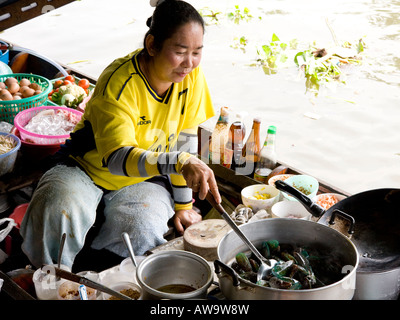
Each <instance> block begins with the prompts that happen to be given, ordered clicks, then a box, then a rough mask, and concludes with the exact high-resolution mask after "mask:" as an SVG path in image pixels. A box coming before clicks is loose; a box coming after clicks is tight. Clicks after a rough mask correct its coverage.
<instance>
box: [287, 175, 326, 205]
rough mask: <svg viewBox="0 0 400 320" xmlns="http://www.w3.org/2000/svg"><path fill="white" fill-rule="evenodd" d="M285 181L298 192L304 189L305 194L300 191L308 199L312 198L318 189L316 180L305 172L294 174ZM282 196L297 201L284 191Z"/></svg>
mask: <svg viewBox="0 0 400 320" xmlns="http://www.w3.org/2000/svg"><path fill="white" fill-rule="evenodd" d="M285 182H286V183H287V184H288V185H290V186H292V187H294V188H295V189H297V190H299V191H300V192H302V191H301V190H306V191H307V194H306V193H305V192H302V193H303V194H305V195H306V196H307V197H309V198H310V199H313V198H314V197H315V196H316V195H317V192H318V189H319V182H318V180H317V179H315V178H314V177H312V176H308V175H305V174H296V175H294V176H292V177H290V178H287V179H286V180H285ZM283 196H284V197H285V198H286V199H288V200H291V201H297V199H296V198H295V197H292V196H291V195H289V194H288V193H286V192H283Z"/></svg>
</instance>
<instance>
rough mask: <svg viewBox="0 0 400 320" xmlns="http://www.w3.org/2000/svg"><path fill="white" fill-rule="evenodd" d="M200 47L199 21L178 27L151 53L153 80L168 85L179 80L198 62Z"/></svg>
mask: <svg viewBox="0 0 400 320" xmlns="http://www.w3.org/2000/svg"><path fill="white" fill-rule="evenodd" d="M202 48H203V27H202V26H201V25H200V24H199V23H196V22H189V23H187V24H185V25H183V26H182V27H180V28H179V29H178V30H177V32H175V34H173V35H172V37H171V38H169V39H167V40H165V42H164V44H163V46H162V49H161V51H159V52H157V53H155V54H154V55H153V65H152V66H153V68H154V70H153V72H154V74H153V75H152V76H155V79H153V81H154V80H156V81H157V83H158V84H167V83H168V86H169V85H171V83H172V82H174V83H178V82H181V81H182V80H183V79H184V78H185V76H186V75H187V74H188V73H190V72H191V71H192V70H193V69H194V68H196V67H197V66H198V65H199V64H200V60H201V54H202ZM155 85H156V86H157V84H155Z"/></svg>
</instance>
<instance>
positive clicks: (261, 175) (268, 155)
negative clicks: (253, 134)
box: [254, 126, 277, 184]
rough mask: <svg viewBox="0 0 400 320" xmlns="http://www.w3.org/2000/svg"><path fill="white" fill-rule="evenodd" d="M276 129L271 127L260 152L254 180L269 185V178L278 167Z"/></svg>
mask: <svg viewBox="0 0 400 320" xmlns="http://www.w3.org/2000/svg"><path fill="white" fill-rule="evenodd" d="M275 140H276V127H275V126H269V127H268V132H267V137H266V138H265V141H264V146H263V147H262V149H261V151H260V155H259V157H258V161H257V165H256V168H255V171H254V179H255V180H257V181H260V182H262V183H265V184H267V183H268V181H267V178H268V176H269V174H270V173H271V171H272V170H274V169H275V167H276V162H277V155H276V149H275Z"/></svg>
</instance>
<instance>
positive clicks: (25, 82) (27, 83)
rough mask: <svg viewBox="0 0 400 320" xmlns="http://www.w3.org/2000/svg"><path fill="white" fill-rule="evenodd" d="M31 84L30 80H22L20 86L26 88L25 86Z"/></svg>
mask: <svg viewBox="0 0 400 320" xmlns="http://www.w3.org/2000/svg"><path fill="white" fill-rule="evenodd" d="M30 84H31V82H30V81H29V80H28V79H26V78H22V79H21V80H20V81H19V85H20V86H21V87H24V86H27V87H28V86H29V85H30Z"/></svg>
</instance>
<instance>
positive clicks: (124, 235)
mask: <svg viewBox="0 0 400 320" xmlns="http://www.w3.org/2000/svg"><path fill="white" fill-rule="evenodd" d="M122 240H124V242H125V245H126V248H127V249H128V251H129V256H130V257H131V260H132V263H133V265H134V266H135V267H137V263H136V259H135V254H134V253H133V248H132V244H131V239H130V238H129V235H128V234H127V233H126V232H123V233H122Z"/></svg>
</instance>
